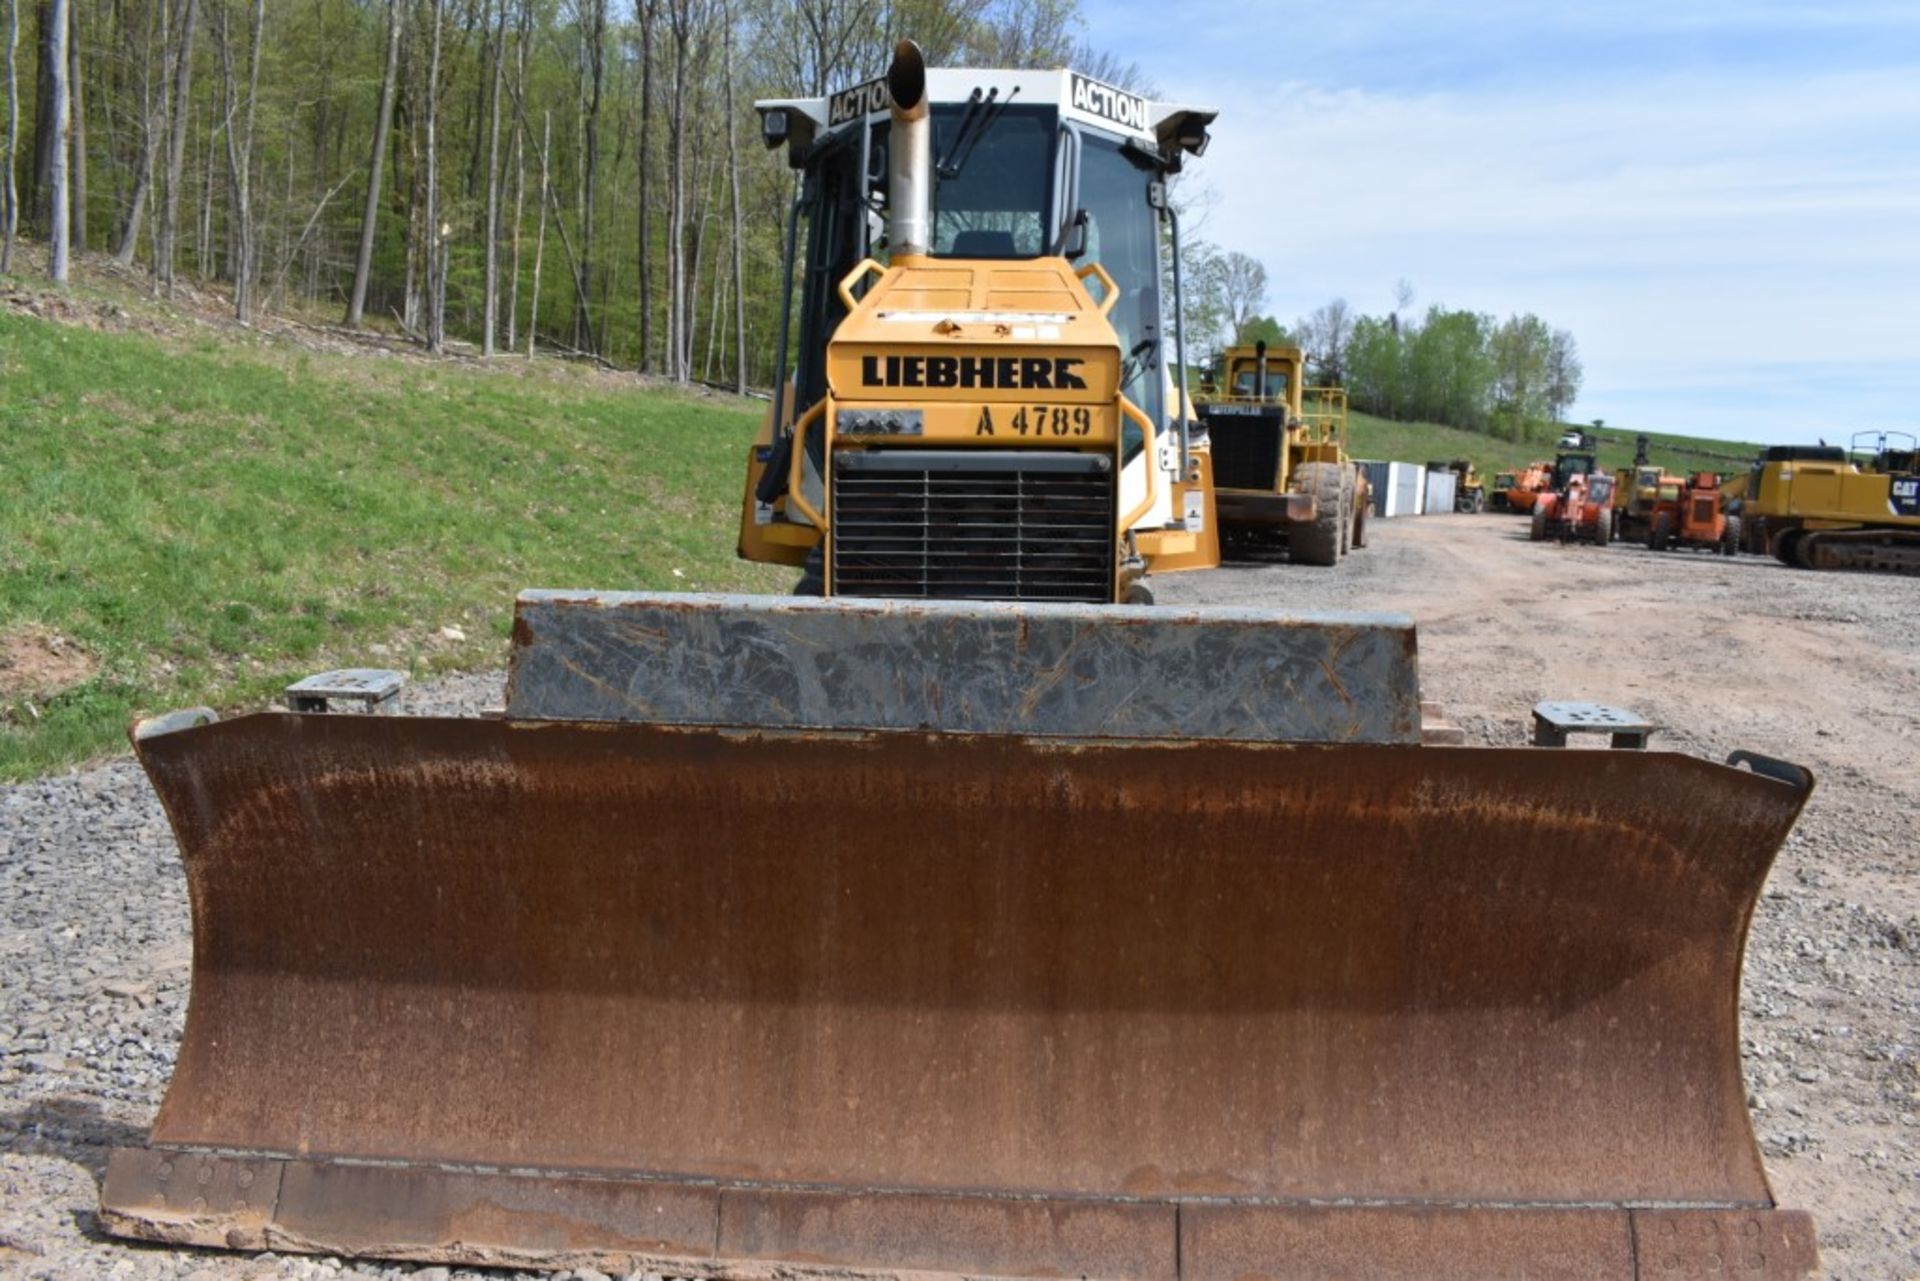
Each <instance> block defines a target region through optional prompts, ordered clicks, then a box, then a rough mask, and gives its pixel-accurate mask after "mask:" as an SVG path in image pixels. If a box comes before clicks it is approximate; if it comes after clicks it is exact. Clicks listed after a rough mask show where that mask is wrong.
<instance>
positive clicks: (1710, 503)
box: [1647, 471, 1740, 556]
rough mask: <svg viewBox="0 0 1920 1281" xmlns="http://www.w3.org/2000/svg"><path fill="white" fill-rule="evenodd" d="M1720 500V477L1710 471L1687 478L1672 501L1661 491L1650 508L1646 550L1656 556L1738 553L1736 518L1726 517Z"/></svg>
mask: <svg viewBox="0 0 1920 1281" xmlns="http://www.w3.org/2000/svg"><path fill="white" fill-rule="evenodd" d="M1720 498H1721V494H1720V477H1719V476H1718V475H1716V474H1714V473H1713V472H1710V471H1701V472H1695V473H1694V474H1693V475H1691V476H1689V477H1687V479H1686V481H1685V482H1684V483H1683V484H1682V485H1681V486H1680V487H1679V491H1678V492H1677V493H1676V494H1674V495H1673V496H1672V497H1668V496H1667V494H1666V493H1665V492H1664V491H1663V492H1662V493H1661V495H1660V500H1659V501H1658V502H1657V503H1655V504H1654V507H1653V519H1652V522H1651V524H1650V525H1649V526H1648V528H1647V546H1648V547H1650V548H1652V549H1653V550H1654V551H1657V552H1660V551H1666V550H1668V549H1669V548H1673V547H1691V548H1695V549H1699V548H1705V549H1707V550H1708V551H1714V552H1718V553H1720V554H1721V555H1722V556H1731V555H1733V554H1734V553H1735V552H1737V551H1739V550H1740V518H1739V517H1738V516H1730V515H1728V514H1727V512H1726V510H1725V509H1724V507H1723V505H1722V504H1721V501H1720Z"/></svg>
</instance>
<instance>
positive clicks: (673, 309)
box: [667, 0, 692, 383]
mask: <svg viewBox="0 0 1920 1281" xmlns="http://www.w3.org/2000/svg"><path fill="white" fill-rule="evenodd" d="M690 7H691V6H690V4H689V0H673V10H672V13H671V14H670V19H671V23H672V26H673V97H672V100H671V102H672V105H671V108H670V109H669V111H668V113H667V119H668V125H667V137H668V148H667V151H668V162H667V377H669V378H671V379H672V380H673V381H674V382H677V383H684V382H685V381H686V380H687V367H686V351H687V343H686V336H685V328H686V289H687V279H686V256H687V247H686V233H687V191H686V185H687V173H686V170H687V130H686V117H687V109H686V101H687V96H686V95H687V42H688V41H689V39H691V35H692V33H691V27H692V14H691V13H690V12H689V9H690Z"/></svg>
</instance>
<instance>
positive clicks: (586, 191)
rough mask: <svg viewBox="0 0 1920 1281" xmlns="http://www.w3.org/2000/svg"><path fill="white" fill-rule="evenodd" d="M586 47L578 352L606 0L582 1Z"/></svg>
mask: <svg viewBox="0 0 1920 1281" xmlns="http://www.w3.org/2000/svg"><path fill="white" fill-rule="evenodd" d="M584 3H585V4H586V8H587V12H586V15H585V26H586V30H585V32H584V33H583V36H584V39H585V41H586V47H585V48H584V49H582V50H581V53H582V56H583V60H584V62H585V64H586V65H585V66H584V67H583V68H582V74H583V76H584V77H585V79H586V80H587V92H586V98H587V106H586V117H585V119H584V120H583V121H582V130H583V132H584V133H585V151H584V165H585V170H584V172H583V174H582V176H581V180H580V261H579V262H578V263H576V264H575V265H574V273H575V275H577V276H578V277H579V283H578V284H577V286H576V287H575V289H574V313H573V345H574V346H576V347H578V348H579V349H580V350H582V351H592V350H593V345H594V344H593V317H592V316H591V315H589V314H588V306H587V299H588V298H589V296H590V292H589V291H590V290H591V288H592V284H593V211H594V204H595V201H594V194H595V188H596V186H597V185H598V180H599V169H600V99H601V88H602V85H603V84H604V83H605V80H606V62H607V60H606V44H607V0H584Z"/></svg>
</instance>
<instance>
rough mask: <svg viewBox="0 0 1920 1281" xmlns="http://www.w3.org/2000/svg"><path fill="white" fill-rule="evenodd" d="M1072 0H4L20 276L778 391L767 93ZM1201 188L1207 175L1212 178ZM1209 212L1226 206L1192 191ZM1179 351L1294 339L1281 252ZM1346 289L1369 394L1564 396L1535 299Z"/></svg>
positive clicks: (1051, 38)
mask: <svg viewBox="0 0 1920 1281" xmlns="http://www.w3.org/2000/svg"><path fill="white" fill-rule="evenodd" d="M1077 4H1078V0H0V6H4V14H3V15H0V16H4V20H5V30H4V53H5V63H4V77H5V88H6V102H7V106H6V121H5V125H6V131H5V134H4V135H0V146H3V147H5V151H4V152H0V172H3V173H4V178H5V181H4V183H0V271H5V270H8V269H9V266H10V259H11V258H12V256H13V248H14V244H15V241H16V239H17V237H18V236H33V237H36V238H38V239H41V240H44V241H46V242H47V244H48V246H49V255H48V260H49V267H50V270H51V272H52V274H53V275H54V277H55V278H56V279H64V278H65V274H66V271H67V262H68V256H69V253H70V251H90V252H93V253H96V254H103V255H111V256H112V257H113V258H114V259H116V260H117V261H118V263H119V264H120V265H121V266H122V267H124V268H127V269H129V270H132V271H137V272H141V273H144V274H145V275H146V277H147V278H148V279H149V280H150V282H151V286H152V288H153V289H154V290H155V292H157V293H160V294H167V293H169V292H170V291H172V290H173V289H174V288H175V287H176V285H177V284H179V283H183V282H184V283H189V284H204V283H209V282H211V283H215V284H217V285H219V286H220V287H221V288H222V289H225V290H229V291H230V292H231V295H232V299H233V307H234V310H235V312H236V313H237V315H238V316H239V318H240V319H241V320H243V321H245V320H248V319H250V318H251V317H252V315H253V314H254V312H255V310H256V309H262V308H265V309H272V310H300V309H304V310H305V311H307V312H309V313H325V312H327V311H336V312H337V314H338V315H339V316H340V317H341V318H342V319H343V320H344V321H345V323H347V324H349V325H358V324H361V323H363V322H364V321H365V320H366V319H367V318H376V319H378V320H379V321H380V322H381V323H383V324H387V325H397V326H399V327H400V328H401V329H402V330H404V332H406V333H407V334H408V335H410V336H411V337H413V338H414V339H415V340H417V341H419V342H420V343H422V344H424V345H425V346H427V347H428V348H429V349H432V350H439V349H441V348H442V347H443V346H444V345H445V344H446V342H447V341H448V340H449V339H450V338H457V339H460V340H463V341H467V342H471V343H472V344H474V345H475V346H477V347H479V348H481V349H482V350H483V351H485V352H486V353H488V354H494V353H498V352H501V351H529V350H531V349H532V346H533V345H534V344H536V343H537V344H538V345H539V346H540V347H542V348H545V349H547V350H551V351H559V352H561V353H563V354H575V355H582V356H592V357H594V358H597V359H601V360H604V361H607V362H609V363H611V364H614V365H618V366H620V367H623V368H630V369H639V370H642V371H647V372H651V373H656V374H661V375H664V376H666V377H669V378H672V379H675V380H678V381H688V380H693V379H700V380H705V381H712V382H719V383H725V384H729V385H737V386H742V387H747V386H754V387H767V386H770V385H771V384H772V383H773V381H774V371H773V370H772V368H771V362H772V360H773V357H774V346H775V344H774V340H773V335H774V333H775V331H776V329H777V325H778V319H779V318H778V309H779V308H778V303H779V298H780V294H781V291H780V255H781V249H782V244H781V240H782V235H781V233H782V228H783V227H784V224H785V216H786V210H787V207H788V204H789V202H790V200H791V199H792V195H793V182H794V178H793V174H792V172H791V171H790V170H789V169H788V168H787V166H786V164H785V161H784V157H783V156H782V155H781V154H779V153H769V152H766V151H764V150H763V149H762V148H761V147H760V145H759V134H758V128H757V125H756V121H755V118H754V114H753V112H752V110H751V102H752V100H753V99H754V98H755V97H765V96H792V95H796V94H798V95H817V94H823V93H826V92H828V91H830V90H832V89H835V88H841V87H845V86H848V85H851V84H854V83H857V82H859V81H861V80H862V79H865V78H867V77H870V76H873V75H876V74H878V73H879V72H880V71H881V70H883V69H884V64H885V60H886V58H887V57H888V55H889V51H890V49H891V44H892V40H893V39H894V38H895V37H896V36H899V35H912V36H913V37H914V38H915V39H917V40H919V41H920V42H921V43H922V45H923V47H924V48H925V49H926V52H927V55H928V58H929V61H931V62H933V63H934V64H936V65H940V64H947V65H980V66H1019V67H1054V66H1062V65H1068V64H1072V65H1075V66H1077V67H1079V68H1080V69H1081V70H1083V71H1086V72H1088V73H1089V74H1092V75H1094V76H1097V77H1099V78H1102V79H1106V80H1108V81H1111V82H1114V83H1117V84H1122V85H1126V86H1128V87H1131V88H1136V89H1140V90H1143V91H1147V92H1150V91H1151V87H1150V86H1149V85H1147V84H1145V83H1144V82H1143V77H1142V75H1141V73H1140V71H1139V70H1138V69H1137V68H1134V67H1132V66H1127V65H1121V64H1118V63H1117V62H1116V60H1115V59H1113V58H1112V57H1110V56H1108V55H1106V54H1104V53H1103V52H1102V51H1100V50H1098V49H1094V48H1091V47H1089V46H1087V45H1086V44H1085V43H1084V42H1083V41H1082V39H1081V33H1082V29H1083V25H1084V24H1083V22H1082V18H1081V15H1080V13H1079V11H1078V7H1077ZM1201 180H1202V181H1203V182H1204V168H1203V170H1202V179H1201ZM1176 199H1177V200H1179V201H1180V202H1181V203H1183V204H1186V203H1191V204H1195V205H1201V206H1204V204H1205V199H1206V198H1205V195H1204V193H1203V192H1201V193H1196V192H1194V191H1192V190H1191V189H1186V188H1181V189H1178V190H1177V192H1176ZM1185 249H1186V252H1185V254H1184V256H1183V267H1184V277H1185V283H1186V289H1185V294H1186V323H1187V341H1188V352H1189V356H1190V358H1192V359H1194V360H1195V361H1196V362H1197V361H1199V360H1201V359H1203V358H1204V356H1205V354H1206V353H1207V352H1209V351H1212V350H1215V349H1217V348H1218V347H1219V346H1220V345H1221V344H1223V343H1225V342H1228V341H1231V340H1233V339H1234V338H1236V337H1244V338H1246V339H1248V340H1251V339H1252V338H1253V337H1256V336H1264V337H1267V338H1268V339H1269V340H1279V339H1281V338H1284V337H1287V336H1288V334H1289V331H1288V330H1286V329H1285V328H1283V327H1282V326H1281V325H1279V324H1278V323H1277V322H1276V321H1274V320H1273V318H1272V317H1270V316H1267V315H1265V314H1263V313H1264V309H1265V307H1266V305H1267V292H1268V282H1267V273H1266V269H1265V267H1264V266H1263V265H1262V264H1261V263H1260V261H1259V260H1258V259H1256V258H1253V257H1251V256H1250V255H1247V254H1244V253H1240V252H1236V251H1231V250H1226V249H1222V248H1220V247H1218V246H1215V245H1211V244H1209V243H1207V242H1206V241H1205V240H1204V239H1203V238H1201V237H1199V236H1195V235H1189V236H1188V237H1187V241H1186V246H1185ZM1410 300H1411V291H1410V289H1408V288H1407V287H1405V286H1402V289H1401V296H1400V298H1399V306H1398V307H1396V309H1395V310H1394V311H1393V312H1392V313H1390V314H1388V315H1385V316H1364V315H1353V314H1351V313H1350V312H1349V309H1348V307H1347V304H1346V303H1345V302H1344V301H1341V300H1336V301H1334V302H1331V303H1328V304H1327V305H1325V306H1323V307H1321V308H1319V309H1317V310H1316V311H1314V312H1313V313H1312V314H1311V315H1308V316H1306V317H1303V318H1302V319H1301V320H1300V321H1299V322H1297V323H1296V324H1295V326H1294V327H1293V329H1292V331H1291V336H1292V337H1293V338H1294V339H1295V340H1296V341H1299V342H1300V343H1301V344H1302V346H1304V347H1305V348H1306V349H1307V352H1308V356H1309V360H1310V365H1311V368H1312V369H1313V372H1314V374H1315V376H1316V378H1317V379H1318V380H1319V381H1322V382H1329V383H1337V384H1342V385H1345V386H1347V387H1348V388H1349V391H1350V393H1351V395H1352V398H1353V402H1354V404H1355V406H1356V407H1358V408H1362V409H1366V410H1369V411H1372V412H1375V413H1380V414H1384V415H1388V416H1391V417H1396V418H1415V419H1424V420H1429V421H1434V422H1442V423H1448V424H1451V425H1454V426H1459V427H1467V428H1472V429H1474V430H1480V431H1495V432H1498V433H1500V434H1503V435H1506V436H1508V437H1510V438H1513V439H1524V438H1527V437H1528V436H1530V435H1533V434H1537V433H1538V432H1540V431H1542V430H1544V428H1545V426H1546V425H1547V424H1549V423H1551V422H1552V421H1553V420H1554V419H1555V418H1557V417H1558V416H1560V414H1561V413H1563V412H1564V411H1565V410H1566V409H1567V408H1568V407H1569V406H1570V405H1571V403H1572V401H1573V399H1574V398H1575V396H1576V395H1577V393H1578V390H1579V384H1580V363H1579V359H1578V355H1577V353H1576V350H1575V347H1574V342H1573V339H1572V336H1571V335H1569V334H1568V333H1566V332H1565V331H1564V330H1553V329H1551V328H1550V327H1549V326H1547V325H1546V324H1545V323H1544V322H1543V321H1541V320H1540V319H1538V318H1537V317H1535V316H1531V315H1526V316H1516V317H1513V318H1511V319H1509V320H1506V321H1501V322H1496V321H1495V320H1494V318H1492V317H1490V316H1486V315H1481V314H1478V313H1473V312H1465V311H1450V310H1447V309H1445V308H1442V307H1431V308H1429V309H1428V310H1427V311H1426V313H1425V314H1424V315H1419V316H1417V315H1414V314H1413V313H1412V312H1411V311H1410V309H1409V305H1410Z"/></svg>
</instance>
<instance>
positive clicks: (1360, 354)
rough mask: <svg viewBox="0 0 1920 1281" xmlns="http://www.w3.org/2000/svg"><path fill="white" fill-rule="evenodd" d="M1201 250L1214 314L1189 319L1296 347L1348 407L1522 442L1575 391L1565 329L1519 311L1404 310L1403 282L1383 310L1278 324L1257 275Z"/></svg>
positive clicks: (1338, 307) (1547, 431) (1241, 338)
mask: <svg viewBox="0 0 1920 1281" xmlns="http://www.w3.org/2000/svg"><path fill="white" fill-rule="evenodd" d="M1204 252H1205V254H1206V255H1207V260H1206V261H1205V262H1204V263H1203V264H1202V268H1201V270H1202V271H1203V272H1205V273H1209V287H1208V289H1207V290H1205V291H1203V299H1202V307H1203V308H1206V307H1211V308H1213V309H1214V310H1213V311H1212V312H1207V311H1205V310H1202V311H1201V313H1200V315H1199V318H1198V320H1199V323H1200V324H1201V325H1206V326H1210V327H1211V328H1212V330H1214V331H1216V332H1224V333H1225V334H1231V335H1233V336H1234V341H1237V342H1242V343H1251V342H1254V341H1256V340H1258V339H1265V340H1266V341H1268V342H1290V343H1294V344H1296V345H1298V346H1299V347H1300V349H1301V351H1302V353H1303V354H1304V355H1305V357H1306V361H1307V368H1308V371H1309V373H1310V376H1311V377H1312V378H1313V380H1314V381H1315V382H1316V383H1318V384H1322V385H1326V386H1336V387H1344V388H1346V390H1347V396H1348V398H1349V400H1350V402H1351V403H1352V405H1353V407H1354V408H1355V409H1358V410H1362V411H1364V412H1366V413H1370V414H1376V415H1378V416H1380V417H1382V418H1394V419H1400V420H1404V421H1416V422H1431V423H1444V424H1446V425H1447V426H1450V427H1460V428H1464V429H1466V430H1468V431H1478V432H1487V433H1491V434H1493V435H1497V436H1501V437H1504V438H1506V439H1508V440H1512V441H1528V440H1539V439H1543V438H1545V437H1548V436H1550V435H1552V434H1555V433H1557V431H1558V430H1559V428H1558V424H1559V423H1560V422H1561V421H1562V420H1563V419H1564V418H1565V417H1566V414H1567V412H1568V410H1570V409H1571V408H1572V407H1573V403H1574V401H1575V400H1577V399H1578V398H1579V395H1580V382H1581V378H1582V377H1583V374H1584V371H1583V369H1582V368H1581V364H1580V349H1579V346H1578V344H1577V343H1575V341H1574V338H1573V335H1572V334H1571V333H1569V332H1568V331H1567V330H1564V329H1554V328H1553V327H1551V326H1550V325H1548V324H1547V322H1546V321H1544V320H1542V319H1540V317H1538V316H1535V315H1533V314H1531V313H1529V314H1526V315H1516V316H1510V317H1509V318H1507V319H1506V320H1496V319H1495V318H1494V317H1492V316H1489V315H1486V314H1484V313H1482V312H1474V311H1462V310H1455V309H1451V308H1447V307H1441V306H1433V307H1429V308H1427V310H1426V312H1425V313H1424V314H1414V313H1413V311H1412V303H1413V288H1412V286H1410V285H1408V284H1407V283H1405V282H1404V281H1403V282H1401V284H1400V285H1399V286H1398V288H1397V290H1396V295H1397V298H1396V301H1397V306H1396V307H1395V308H1394V310H1392V311H1391V312H1389V313H1387V314H1386V315H1384V316H1360V315H1355V314H1353V312H1352V310H1351V309H1350V308H1349V307H1348V305H1347V301H1346V299H1344V298H1335V299H1334V300H1332V301H1331V302H1328V303H1326V304H1324V305H1322V306H1320V307H1318V308H1316V309H1315V310H1314V311H1312V312H1311V313H1309V314H1308V315H1305V316H1302V317H1301V318H1300V319H1299V320H1297V321H1295V322H1294V324H1293V326H1292V328H1291V329H1288V328H1286V327H1284V326H1282V325H1281V324H1279V322H1277V321H1276V320H1274V319H1273V317H1271V316H1265V315H1261V314H1260V308H1261V307H1263V306H1264V305H1265V300H1266V272H1265V269H1264V268H1262V267H1261V265H1260V264H1259V263H1258V262H1256V261H1254V260H1253V259H1250V258H1247V257H1246V256H1245V255H1243V254H1236V253H1221V252H1219V251H1217V250H1214V249H1212V248H1211V247H1208V248H1207V249H1205V250H1204Z"/></svg>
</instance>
